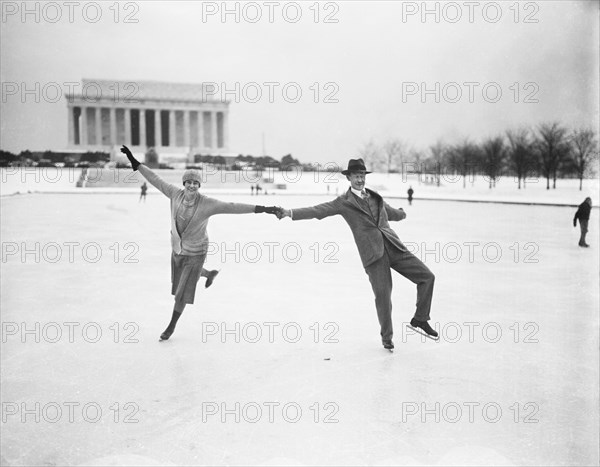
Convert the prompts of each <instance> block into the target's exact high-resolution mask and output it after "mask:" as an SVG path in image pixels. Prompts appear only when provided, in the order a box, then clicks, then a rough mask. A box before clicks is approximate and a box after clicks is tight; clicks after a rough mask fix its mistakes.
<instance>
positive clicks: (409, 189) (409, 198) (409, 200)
mask: <svg viewBox="0 0 600 467" xmlns="http://www.w3.org/2000/svg"><path fill="white" fill-rule="evenodd" d="M414 192H415V190H413V189H412V186H409V187H408V191H407V193H408V205H409V206H412V200H413V194H414Z"/></svg>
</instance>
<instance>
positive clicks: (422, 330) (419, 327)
mask: <svg viewBox="0 0 600 467" xmlns="http://www.w3.org/2000/svg"><path fill="white" fill-rule="evenodd" d="M406 326H407V327H408V328H409V329H412V330H413V331H415V332H417V333H419V334H421V335H422V336H425V337H428V338H429V339H432V340H434V341H437V340H439V339H440V338H439V336H438V333H437V332H436V331H435V330H434V329H433V328H432V327H431V326H430V325H429V323H428V322H427V321H419V320H416V319H415V318H413V319H411V320H410V324H407V325H406Z"/></svg>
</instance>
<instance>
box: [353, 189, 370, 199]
mask: <svg viewBox="0 0 600 467" xmlns="http://www.w3.org/2000/svg"><path fill="white" fill-rule="evenodd" d="M350 189H351V190H352V193H354V194H355V195H356V196H358V197H359V198H362V192H361V191H360V190H355V189H354V188H352V187H350ZM363 191H364V192H365V193H366V189H365V190H363Z"/></svg>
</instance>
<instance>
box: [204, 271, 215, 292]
mask: <svg viewBox="0 0 600 467" xmlns="http://www.w3.org/2000/svg"><path fill="white" fill-rule="evenodd" d="M217 274H219V271H217V270H216V269H213V270H212V271H209V272H208V276H206V283H205V284H204V288H205V289H208V288H209V287H210V286H211V285H212V283H213V282H214V280H215V277H217Z"/></svg>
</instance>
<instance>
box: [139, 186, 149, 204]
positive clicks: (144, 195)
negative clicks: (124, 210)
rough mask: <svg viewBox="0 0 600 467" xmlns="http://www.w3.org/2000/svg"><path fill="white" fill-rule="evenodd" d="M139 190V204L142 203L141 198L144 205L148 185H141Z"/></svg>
mask: <svg viewBox="0 0 600 467" xmlns="http://www.w3.org/2000/svg"><path fill="white" fill-rule="evenodd" d="M140 188H141V193H140V200H139V202H140V203H141V202H142V198H143V199H144V203H145V202H146V192H147V191H148V185H146V182H144V183H143V184H142V186H141V187H140Z"/></svg>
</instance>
